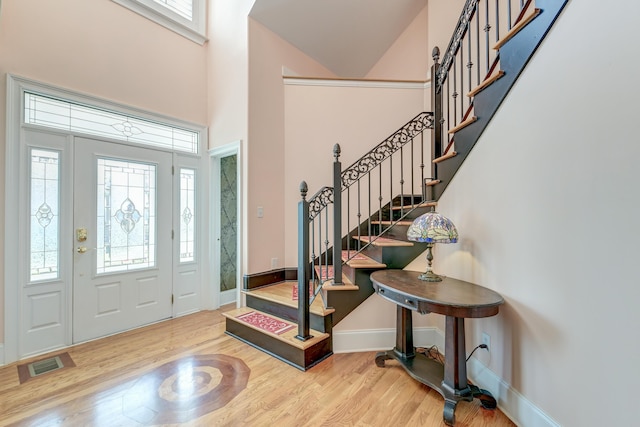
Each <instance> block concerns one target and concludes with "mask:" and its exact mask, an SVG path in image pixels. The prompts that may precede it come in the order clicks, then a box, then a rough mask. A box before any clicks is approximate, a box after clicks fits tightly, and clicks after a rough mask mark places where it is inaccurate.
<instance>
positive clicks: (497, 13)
mask: <svg viewBox="0 0 640 427" xmlns="http://www.w3.org/2000/svg"><path fill="white" fill-rule="evenodd" d="M499 41H500V0H496V43H498V42H499Z"/></svg>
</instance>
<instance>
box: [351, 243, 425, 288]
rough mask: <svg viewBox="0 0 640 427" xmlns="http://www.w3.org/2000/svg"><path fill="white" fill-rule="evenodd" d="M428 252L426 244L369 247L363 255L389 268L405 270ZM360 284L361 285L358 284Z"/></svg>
mask: <svg viewBox="0 0 640 427" xmlns="http://www.w3.org/2000/svg"><path fill="white" fill-rule="evenodd" d="M405 240H406V236H405ZM426 250H427V245H426V244H425V243H415V244H414V245H413V246H394V247H384V246H369V247H368V248H366V249H365V250H364V251H363V253H364V254H365V255H367V256H368V257H370V258H373V259H375V260H376V261H378V262H381V263H383V264H386V266H387V268H404V267H406V266H407V265H408V264H409V263H410V262H411V261H413V260H414V259H415V258H416V257H418V256H419V255H420V254H421V253H423V252H424V251H426ZM358 284H360V283H359V282H358Z"/></svg>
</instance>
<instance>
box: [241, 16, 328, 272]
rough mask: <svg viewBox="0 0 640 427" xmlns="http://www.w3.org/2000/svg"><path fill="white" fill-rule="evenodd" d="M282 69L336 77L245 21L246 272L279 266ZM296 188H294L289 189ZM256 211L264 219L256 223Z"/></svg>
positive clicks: (282, 207)
mask: <svg viewBox="0 0 640 427" xmlns="http://www.w3.org/2000/svg"><path fill="white" fill-rule="evenodd" d="M283 67H285V68H287V69H289V70H293V71H294V72H295V73H297V74H299V75H305V76H315V77H335V76H334V75H333V74H332V73H331V72H330V71H329V70H327V69H326V68H324V67H323V66H321V65H320V64H319V63H317V62H316V61H314V60H313V59H311V58H310V57H308V56H307V55H305V54H304V53H302V52H301V51H300V50H298V49H297V48H295V47H294V46H292V45H291V44H289V43H287V42H285V41H284V40H283V39H282V38H280V37H279V36H277V35H276V34H274V33H273V32H272V31H270V30H268V29H267V28H266V27H264V26H263V25H261V24H259V23H258V22H256V21H255V20H253V19H249V110H248V111H249V132H248V145H247V153H248V164H247V170H248V171H249V175H248V177H247V188H248V192H247V203H246V206H247V229H246V234H245V235H246V236H247V248H248V255H247V264H248V267H247V271H245V273H256V272H264V271H268V270H270V269H271V267H272V266H271V260H272V259H273V258H277V259H278V263H277V265H276V267H283V266H284V265H283V260H284V251H285V250H284V229H285V223H284V212H285V204H284V194H283V193H282V188H284V186H285V183H284V179H285V170H284V167H285V165H284V148H285V147H284V140H285V135H284V84H283V78H282V71H283ZM294 188H295V184H294ZM258 207H262V208H263V211H264V216H263V217H262V218H258V216H257V210H258Z"/></svg>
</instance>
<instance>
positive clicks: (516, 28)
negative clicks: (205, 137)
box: [493, 8, 542, 50]
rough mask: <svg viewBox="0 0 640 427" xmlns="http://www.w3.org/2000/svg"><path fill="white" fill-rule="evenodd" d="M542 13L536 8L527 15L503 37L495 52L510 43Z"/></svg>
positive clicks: (495, 47)
mask: <svg viewBox="0 0 640 427" xmlns="http://www.w3.org/2000/svg"><path fill="white" fill-rule="evenodd" d="M540 12H542V10H541V9H538V8H535V9H533V10H532V11H531V12H529V13H528V14H527V15H525V16H524V17H523V18H522V19H521V20H520V21H518V23H517V24H516V25H514V26H513V27H511V29H510V30H509V32H508V33H507V34H505V35H504V37H502V38H501V39H500V40H499V41H498V43H496V45H495V46H494V47H493V48H494V49H495V50H498V49H500V48H501V47H502V46H503V45H504V44H505V43H506V42H508V41H509V40H511V39H512V38H513V36H515V35H516V34H518V32H519V31H520V30H521V29H523V28H524V27H525V26H526V25H527V24H528V23H529V22H531V21H532V20H533V19H534V18H535V17H536V16H538V15H540Z"/></svg>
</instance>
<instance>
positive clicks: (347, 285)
mask: <svg viewBox="0 0 640 427" xmlns="http://www.w3.org/2000/svg"><path fill="white" fill-rule="evenodd" d="M345 279H346V280H345ZM322 289H324V290H325V291H357V290H359V289H360V286H358V285H354V284H353V283H351V281H350V280H349V279H347V278H346V276H344V275H342V284H341V285H334V282H333V280H329V281H328V282H325V283H323V284H322Z"/></svg>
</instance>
